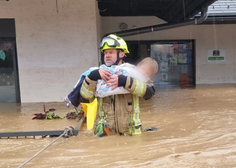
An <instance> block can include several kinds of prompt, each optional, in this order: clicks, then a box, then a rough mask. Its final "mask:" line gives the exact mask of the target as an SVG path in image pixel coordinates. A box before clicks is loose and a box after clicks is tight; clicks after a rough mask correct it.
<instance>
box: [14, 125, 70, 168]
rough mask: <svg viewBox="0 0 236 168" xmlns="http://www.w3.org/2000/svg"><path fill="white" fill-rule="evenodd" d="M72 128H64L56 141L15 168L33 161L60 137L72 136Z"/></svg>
mask: <svg viewBox="0 0 236 168" xmlns="http://www.w3.org/2000/svg"><path fill="white" fill-rule="evenodd" d="M73 130H74V129H73V127H70V126H69V127H66V128H65V130H64V132H63V133H62V134H61V135H60V136H59V137H57V138H56V139H54V140H53V141H52V142H51V143H50V144H48V145H47V146H45V147H44V148H43V149H41V150H40V151H39V152H37V153H36V154H35V155H33V156H32V157H31V158H29V159H28V160H26V161H25V162H24V163H22V164H21V165H20V166H19V167H17V168H21V167H23V166H24V165H26V164H27V163H29V162H30V161H31V160H32V159H34V158H35V157H36V156H38V155H39V154H40V153H42V152H43V151H44V150H45V149H47V148H48V147H49V146H51V145H52V144H53V143H55V142H56V141H57V140H58V139H60V138H61V137H63V136H64V137H69V136H72V135H73Z"/></svg>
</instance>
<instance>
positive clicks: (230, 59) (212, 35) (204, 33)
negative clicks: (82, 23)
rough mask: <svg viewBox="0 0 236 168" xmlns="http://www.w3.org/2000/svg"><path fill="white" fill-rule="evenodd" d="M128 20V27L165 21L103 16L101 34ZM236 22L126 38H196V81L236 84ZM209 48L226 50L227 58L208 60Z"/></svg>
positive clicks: (148, 18) (187, 27)
mask: <svg viewBox="0 0 236 168" xmlns="http://www.w3.org/2000/svg"><path fill="white" fill-rule="evenodd" d="M122 22H125V23H127V24H128V27H129V29H132V28H133V27H134V26H136V27H137V28H138V27H142V26H150V25H154V24H162V23H164V21H163V20H160V19H158V18H156V17H103V18H102V30H103V32H102V34H106V33H109V32H114V31H120V29H119V24H120V23H122ZM235 30H236V25H197V26H196V25H193V26H186V27H181V28H175V29H169V30H164V31H159V32H153V33H146V34H141V35H138V36H130V37H125V38H124V39H125V40H168V39H169V40H177V39H181V40H183V39H195V40H196V82H197V84H214V83H235V80H236V66H235V65H236V64H235V61H236V59H235V58H236V57H235V56H236V50H235V49H236V31H235ZM208 49H225V50H226V61H225V62H224V63H221V64H212V63H208V62H207V50H208Z"/></svg>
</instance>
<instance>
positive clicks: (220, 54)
mask: <svg viewBox="0 0 236 168" xmlns="http://www.w3.org/2000/svg"><path fill="white" fill-rule="evenodd" d="M224 61H225V50H221V49H214V50H208V51H207V62H212V63H221V62H224Z"/></svg>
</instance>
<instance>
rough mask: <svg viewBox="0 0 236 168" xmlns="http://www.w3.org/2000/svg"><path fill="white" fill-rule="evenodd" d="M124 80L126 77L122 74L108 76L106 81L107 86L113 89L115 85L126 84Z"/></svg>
mask: <svg viewBox="0 0 236 168" xmlns="http://www.w3.org/2000/svg"><path fill="white" fill-rule="evenodd" d="M126 80H127V77H126V76H124V75H119V76H110V79H109V80H108V81H107V82H106V83H109V85H108V87H112V89H111V90H114V89H116V88H117V87H121V86H122V87H124V86H125V84H126Z"/></svg>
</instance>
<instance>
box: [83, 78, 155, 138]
mask: <svg viewBox="0 0 236 168" xmlns="http://www.w3.org/2000/svg"><path fill="white" fill-rule="evenodd" d="M96 85H97V81H93V80H91V79H90V78H89V77H88V76H86V77H85V79H84V81H83V84H82V87H81V90H80V94H81V97H82V100H81V101H82V102H92V101H93V100H94V98H95V91H96ZM124 88H125V89H126V90H128V91H129V92H130V94H121V95H113V96H108V97H105V98H99V97H98V108H97V109H98V111H97V116H96V120H95V127H96V125H97V124H98V123H104V124H106V125H108V126H109V130H110V132H111V133H119V134H127V133H130V132H132V134H140V133H142V130H141V125H142V122H141V120H140V116H139V115H140V108H139V98H140V97H141V98H144V99H145V100H147V99H150V98H151V97H152V96H153V95H154V93H155V89H154V87H153V84H152V83H145V82H142V81H139V80H136V79H133V78H131V77H127V80H126V84H125V86H124Z"/></svg>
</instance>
